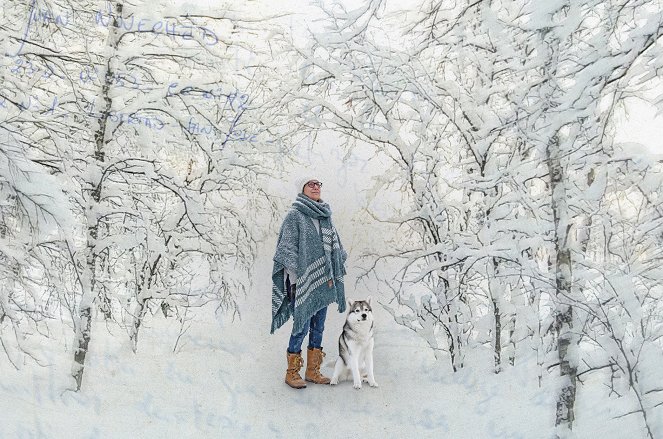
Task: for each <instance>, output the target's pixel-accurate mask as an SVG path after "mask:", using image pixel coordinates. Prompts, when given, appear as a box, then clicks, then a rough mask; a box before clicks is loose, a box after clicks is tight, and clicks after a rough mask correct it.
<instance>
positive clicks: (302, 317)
mask: <svg viewBox="0 0 663 439" xmlns="http://www.w3.org/2000/svg"><path fill="white" fill-rule="evenodd" d="M311 218H314V219H317V220H319V222H320V233H318V230H317V229H316V227H315V225H314V224H313V221H311ZM346 258H347V253H346V252H345V250H343V246H342V245H341V241H340V239H339V237H338V233H337V232H336V229H335V228H334V226H333V225H332V222H331V209H330V208H329V205H328V204H327V203H325V202H322V201H320V202H318V201H314V200H312V199H310V198H308V197H307V196H306V195H304V194H299V195H298V196H297V199H296V200H295V202H294V203H293V204H292V208H291V209H290V211H289V212H288V214H287V215H286V217H285V220H284V221H283V225H282V226H281V231H280V233H279V240H278V243H277V245H276V252H275V254H274V268H273V270H272V329H271V333H272V334H273V333H274V331H276V330H277V329H278V328H280V327H281V326H282V325H283V324H284V323H285V322H287V321H288V319H289V318H290V316H291V315H293V311H292V308H291V306H290V304H289V301H288V298H287V294H286V291H285V280H284V276H285V274H284V269H285V268H287V269H288V270H291V271H292V272H293V273H295V274H296V275H297V288H296V297H295V306H294V316H293V317H294V326H293V333H297V332H300V331H301V330H302V329H303V328H304V326H305V324H306V322H307V321H308V320H310V319H311V317H312V316H313V314H315V313H316V312H318V311H319V310H320V309H322V308H324V307H325V306H327V305H329V304H331V303H332V302H336V303H338V311H339V312H344V311H345V290H344V287H343V276H344V275H345V266H344V264H345V259H346ZM330 279H331V280H333V282H332V286H331V287H330V286H329V284H328V281H329V280H330Z"/></svg>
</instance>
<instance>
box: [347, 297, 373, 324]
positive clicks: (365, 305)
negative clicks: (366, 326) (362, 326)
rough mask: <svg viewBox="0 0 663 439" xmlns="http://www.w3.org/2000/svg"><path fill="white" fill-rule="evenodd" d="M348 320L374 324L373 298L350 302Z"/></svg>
mask: <svg viewBox="0 0 663 439" xmlns="http://www.w3.org/2000/svg"><path fill="white" fill-rule="evenodd" d="M348 305H349V308H348V309H349V311H348V320H349V321H351V322H372V321H373V308H371V296H368V298H367V299H366V300H355V301H351V300H348Z"/></svg>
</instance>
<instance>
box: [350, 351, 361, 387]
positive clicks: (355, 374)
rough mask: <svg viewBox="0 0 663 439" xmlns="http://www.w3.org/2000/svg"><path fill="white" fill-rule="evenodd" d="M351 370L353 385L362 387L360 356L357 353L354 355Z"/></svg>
mask: <svg viewBox="0 0 663 439" xmlns="http://www.w3.org/2000/svg"><path fill="white" fill-rule="evenodd" d="M350 370H351V371H352V382H353V384H352V387H354V388H355V389H361V374H360V373H359V357H358V356H357V355H353V356H352V359H351V361H350Z"/></svg>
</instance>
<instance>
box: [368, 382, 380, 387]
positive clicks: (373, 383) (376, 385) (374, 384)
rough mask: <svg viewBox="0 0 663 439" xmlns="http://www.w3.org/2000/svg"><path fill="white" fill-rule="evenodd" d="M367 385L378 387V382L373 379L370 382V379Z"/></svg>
mask: <svg viewBox="0 0 663 439" xmlns="http://www.w3.org/2000/svg"><path fill="white" fill-rule="evenodd" d="M368 385H369V386H371V387H379V386H378V383H376V382H375V381H373V382H370V381H369V382H368Z"/></svg>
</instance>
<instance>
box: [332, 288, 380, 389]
mask: <svg viewBox="0 0 663 439" xmlns="http://www.w3.org/2000/svg"><path fill="white" fill-rule="evenodd" d="M348 305H350V310H349V311H348V315H347V317H346V319H345V325H344V326H343V332H341V336H340V337H339V339H338V355H339V357H338V358H337V359H336V364H335V366H334V375H333V376H332V379H331V383H330V384H332V385H334V384H338V382H339V380H341V381H342V380H347V379H349V377H350V376H352V381H353V387H354V388H355V389H361V381H362V378H365V380H366V381H367V382H368V384H369V385H370V386H371V387H377V386H378V383H376V382H375V377H374V376H373V331H374V329H375V325H374V323H373V309H372V308H371V297H370V296H369V297H368V298H367V299H366V300H356V301H354V302H351V301H348ZM360 369H361V370H360Z"/></svg>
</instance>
